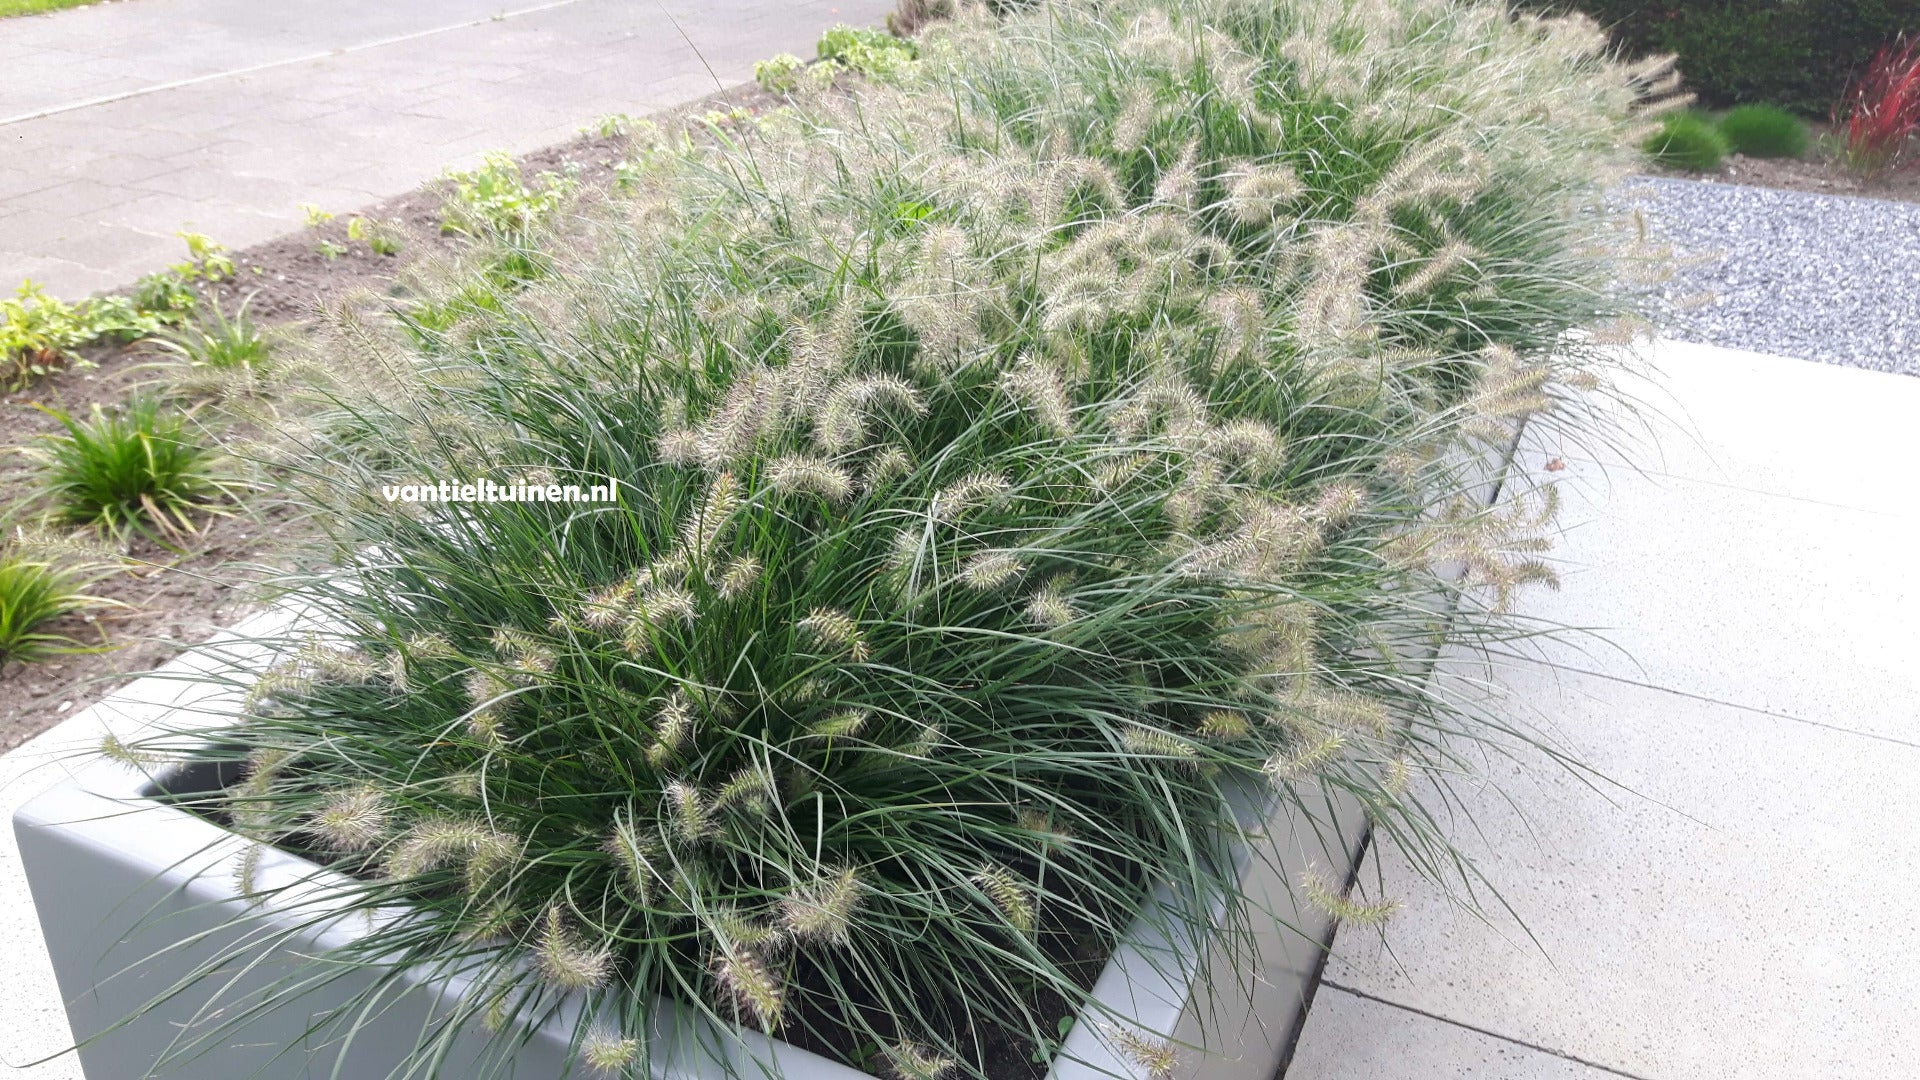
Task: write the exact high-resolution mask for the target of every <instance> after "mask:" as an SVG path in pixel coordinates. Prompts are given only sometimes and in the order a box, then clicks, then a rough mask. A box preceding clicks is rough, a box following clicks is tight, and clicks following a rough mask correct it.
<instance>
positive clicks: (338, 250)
mask: <svg viewBox="0 0 1920 1080" xmlns="http://www.w3.org/2000/svg"><path fill="white" fill-rule="evenodd" d="M313 250H314V251H316V252H319V254H320V257H321V258H323V259H325V260H327V261H328V262H332V261H333V260H335V259H337V258H339V257H340V256H342V255H345V254H346V253H347V249H346V248H345V247H343V246H342V245H340V244H336V243H334V242H333V241H332V240H327V239H324V238H323V239H321V240H320V241H319V242H318V243H316V244H314V245H313Z"/></svg>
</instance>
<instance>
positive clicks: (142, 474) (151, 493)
mask: <svg viewBox="0 0 1920 1080" xmlns="http://www.w3.org/2000/svg"><path fill="white" fill-rule="evenodd" d="M36 407H37V408H40V409H41V410H42V411H43V412H45V413H47V414H48V415H49V416H51V417H53V418H54V419H55V420H57V421H59V423H60V426H61V427H62V428H63V429H64V431H63V432H62V433H58V434H54V435H49V436H46V437H45V438H44V439H43V440H42V441H41V443H40V445H38V446H34V447H31V448H29V452H30V453H31V454H32V455H33V456H34V457H36V458H37V459H39V461H40V463H41V479H40V497H41V499H42V500H43V501H44V502H45V503H46V504H47V505H48V507H49V509H50V512H51V514H52V516H53V518H54V519H55V520H56V521H59V522H61V523H63V524H68V525H83V526H90V527H93V528H97V529H99V530H101V531H103V532H106V533H109V534H111V535H114V536H125V535H126V534H128V533H131V532H140V533H145V534H148V535H165V536H168V537H176V538H177V537H179V536H181V535H183V534H186V533H191V532H193V531H195V528H196V526H195V523H194V519H195V517H196V516H197V515H199V514H203V513H209V512H216V511H217V506H218V503H219V502H220V501H221V500H222V499H223V498H225V496H226V495H227V494H228V489H229V484H228V481H227V480H226V479H225V478H224V477H223V476H222V475H221V472H220V470H219V468H218V466H217V464H216V461H215V457H214V452H213V451H212V450H210V449H208V448H207V447H206V446H205V445H203V444H202V443H201V442H199V441H198V439H197V437H196V435H195V433H194V432H193V430H192V429H191V428H190V426H189V417H188V415H187V413H185V412H182V411H179V410H176V409H172V408H169V407H167V406H165V405H162V404H161V403H160V402H159V401H157V400H155V399H153V398H150V397H136V398H134V399H133V400H131V401H129V402H127V403H126V404H125V405H124V406H121V407H119V408H116V409H114V410H112V411H106V410H103V409H101V408H100V407H99V406H97V405H96V406H95V407H94V410H93V414H92V415H91V416H90V417H88V418H86V419H75V418H74V417H72V416H70V415H68V414H67V413H64V412H61V411H60V410H58V409H49V408H46V407H45V406H36Z"/></svg>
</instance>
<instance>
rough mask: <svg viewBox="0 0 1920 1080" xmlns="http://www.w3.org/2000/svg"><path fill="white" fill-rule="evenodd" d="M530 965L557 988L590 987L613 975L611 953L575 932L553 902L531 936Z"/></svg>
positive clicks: (575, 988) (600, 984)
mask: <svg viewBox="0 0 1920 1080" xmlns="http://www.w3.org/2000/svg"><path fill="white" fill-rule="evenodd" d="M532 960H533V969H534V971H535V973H537V974H538V975H539V976H540V978H541V980H542V981H544V982H545V983H547V984H548V985H549V986H552V987H554V988H555V989H559V990H592V989H595V988H596V987H600V986H604V985H606V983H607V980H608V979H611V978H612V977H613V955H612V953H610V952H609V951H608V950H607V948H606V946H605V945H595V944H594V943H592V942H588V941H586V940H584V939H583V938H581V937H580V935H579V934H577V933H575V932H574V931H573V930H572V929H571V928H570V927H568V926H567V924H566V918H565V916H564V915H563V914H562V912H561V910H560V906H559V905H558V904H555V905H553V906H550V907H548V908H547V911H546V915H545V917H543V918H542V919H541V921H540V932H539V935H538V936H537V937H536V938H535V939H534V945H533V954H532Z"/></svg>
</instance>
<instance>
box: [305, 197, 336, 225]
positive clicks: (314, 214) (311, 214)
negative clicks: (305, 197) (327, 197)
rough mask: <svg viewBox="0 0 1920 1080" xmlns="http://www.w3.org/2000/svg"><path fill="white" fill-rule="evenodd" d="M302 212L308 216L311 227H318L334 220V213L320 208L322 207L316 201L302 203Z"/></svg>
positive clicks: (307, 219) (308, 223)
mask: <svg viewBox="0 0 1920 1080" xmlns="http://www.w3.org/2000/svg"><path fill="white" fill-rule="evenodd" d="M300 213H301V215H302V216H304V217H305V218H306V221H307V228H309V229H317V228H319V227H320V226H322V225H325V224H326V223H327V222H329V221H332V220H333V215H332V214H330V213H328V212H326V211H325V210H322V209H320V207H319V206H318V205H317V204H314V203H301V204H300Z"/></svg>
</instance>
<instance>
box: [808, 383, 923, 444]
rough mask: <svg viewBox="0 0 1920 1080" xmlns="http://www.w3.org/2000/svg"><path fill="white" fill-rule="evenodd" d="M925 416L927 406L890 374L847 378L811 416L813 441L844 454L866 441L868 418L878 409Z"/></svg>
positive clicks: (910, 388)
mask: <svg viewBox="0 0 1920 1080" xmlns="http://www.w3.org/2000/svg"><path fill="white" fill-rule="evenodd" d="M882 408H885V409H892V410H894V411H895V412H901V413H906V414H907V415H909V416H924V415H926V412H927V404H926V402H925V401H923V400H921V397H920V391H919V390H918V389H916V388H915V387H914V385H913V384H912V383H910V382H907V381H906V380H905V379H901V378H899V377H897V376H893V375H874V376H869V377H867V378H863V379H849V380H847V381H845V382H842V383H841V384H840V385H838V386H836V387H834V388H833V391H832V392H831V393H830V394H828V395H827V401H826V404H825V405H824V406H822V407H821V409H820V411H819V412H818V413H817V414H816V415H815V417H814V429H813V441H814V443H815V444H816V445H818V446H819V447H820V449H821V450H823V451H825V452H827V453H829V454H843V453H845V452H847V451H849V450H852V449H854V448H855V447H857V446H859V445H860V444H861V443H863V442H865V441H866V437H867V418H868V416H869V415H870V414H871V413H872V412H874V411H875V410H877V409H882Z"/></svg>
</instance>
